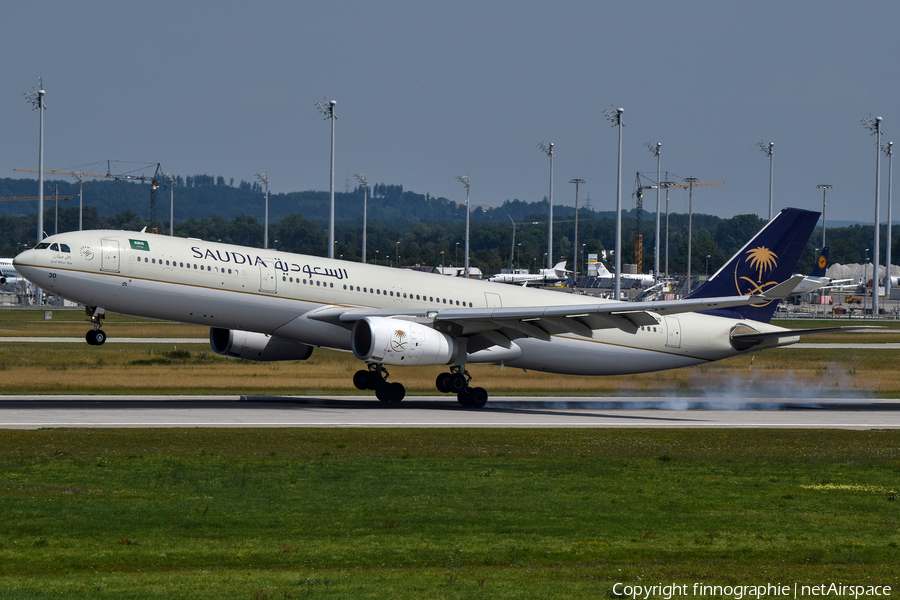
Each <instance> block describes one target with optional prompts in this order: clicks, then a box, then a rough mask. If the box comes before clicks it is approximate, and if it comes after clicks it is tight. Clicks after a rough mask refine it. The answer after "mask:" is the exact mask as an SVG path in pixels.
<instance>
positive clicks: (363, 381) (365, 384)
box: [353, 371, 371, 390]
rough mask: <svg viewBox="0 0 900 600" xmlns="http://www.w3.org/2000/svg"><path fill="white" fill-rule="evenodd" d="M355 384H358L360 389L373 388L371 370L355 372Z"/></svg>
mask: <svg viewBox="0 0 900 600" xmlns="http://www.w3.org/2000/svg"><path fill="white" fill-rule="evenodd" d="M353 385H355V386H356V389H358V390H368V389H371V388H370V387H369V372H368V371H357V372H356V373H354V374H353Z"/></svg>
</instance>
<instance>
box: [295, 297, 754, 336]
mask: <svg viewBox="0 0 900 600" xmlns="http://www.w3.org/2000/svg"><path fill="white" fill-rule="evenodd" d="M769 301H770V299H769V298H763V297H759V296H733V297H726V298H701V299H696V300H661V301H655V302H616V301H605V302H602V303H598V304H565V305H559V306H522V307H497V308H447V309H443V310H427V309H416V310H408V311H404V310H399V311H398V310H397V309H374V308H350V309H348V308H342V307H337V306H329V307H323V308H321V309H318V310H316V311H313V312H312V313H308V315H307V316H308V318H310V319H313V320H317V321H324V322H329V323H333V324H343V325H345V326H348V327H349V326H352V325H353V323H355V322H356V321H358V320H360V319H364V318H366V317H393V318H398V319H409V320H415V321H427V322H430V323H432V324H433V326H434V328H435V329H436V330H438V331H442V332H444V333H447V334H450V335H455V336H471V335H475V334H478V333H482V332H485V331H492V330H497V329H502V328H512V329H514V330H516V331H518V332H520V334H522V335H525V336H527V337H537V338H541V339H549V338H550V336H551V335H554V334H559V333H577V334H579V335H584V336H587V337H592V336H593V334H592V332H593V330H595V329H608V328H611V327H617V328H620V329H624V330H626V331H634V330H635V329H636V328H638V327H641V326H642V325H655V324H656V323H658V317H659V316H664V315H674V314H679V313H685V312H697V311H705V310H712V309H716V308H728V307H731V306H744V305H747V304H751V303H754V302H769ZM519 337H520V336H519Z"/></svg>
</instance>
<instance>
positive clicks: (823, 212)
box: [816, 183, 834, 249]
mask: <svg viewBox="0 0 900 600" xmlns="http://www.w3.org/2000/svg"><path fill="white" fill-rule="evenodd" d="M832 188H834V186H833V185H828V184H827V183H822V184H819V185H817V186H816V189H817V190H822V249H824V248H825V190H830V189H832Z"/></svg>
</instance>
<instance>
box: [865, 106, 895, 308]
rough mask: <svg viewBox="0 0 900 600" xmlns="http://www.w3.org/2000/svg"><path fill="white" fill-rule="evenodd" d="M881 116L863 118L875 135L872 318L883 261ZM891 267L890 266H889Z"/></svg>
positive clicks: (876, 301)
mask: <svg viewBox="0 0 900 600" xmlns="http://www.w3.org/2000/svg"><path fill="white" fill-rule="evenodd" d="M881 121H882V119H881V117H875V118H874V119H872V118H868V119H863V120H862V122H863V125H865V126H866V128H868V129H869V130H871V131H872V135H874V136H875V245H874V246H872V257H873V259H874V263H875V264H874V270H873V272H872V318H873V319H877V318H878V266H879V264H880V263H881V239H880V238H881V228H880V226H879V225H880V219H879V217H880V213H881ZM889 268H890V267H889Z"/></svg>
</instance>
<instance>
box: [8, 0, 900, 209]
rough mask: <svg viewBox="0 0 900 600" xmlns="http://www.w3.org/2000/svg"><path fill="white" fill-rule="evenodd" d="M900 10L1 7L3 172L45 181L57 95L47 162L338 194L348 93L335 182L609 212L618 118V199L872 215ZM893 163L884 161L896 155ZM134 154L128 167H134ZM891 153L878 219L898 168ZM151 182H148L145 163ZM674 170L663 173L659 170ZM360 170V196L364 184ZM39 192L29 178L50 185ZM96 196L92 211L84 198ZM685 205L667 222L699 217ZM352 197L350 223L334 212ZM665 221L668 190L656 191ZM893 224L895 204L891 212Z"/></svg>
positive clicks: (711, 5) (463, 2) (899, 6)
mask: <svg viewBox="0 0 900 600" xmlns="http://www.w3.org/2000/svg"><path fill="white" fill-rule="evenodd" d="M898 22H900V3H897V2H889V1H882V2H866V1H862V2H853V3H849V2H838V1H834V0H818V1H815V2H783V1H769V0H759V1H755V2H722V1H721V0H716V1H708V2H707V1H696V2H691V1H685V2H670V1H666V2H652V1H651V2H646V1H635V2H600V1H596V0H594V1H588V0H584V1H581V0H571V1H566V0H561V1H556V2H546V1H536V0H518V1H509V2H497V1H491V0H476V1H469V0H454V1H453V2H436V1H431V2H423V1H421V0H416V1H403V0H382V1H378V2H364V1H347V0H332V1H330V2H307V1H303V2H300V1H291V2H271V1H266V0H261V1H256V2H253V3H250V2H238V1H236V0H221V1H218V2H197V1H190V0H188V1H178V2H171V1H168V0H160V1H156V2H153V3H150V4H147V3H138V2H112V1H108V2H102V1H95V0H82V1H79V2H68V1H66V2H60V1H56V0H42V1H41V2H36V1H28V2H26V1H20V0H9V1H7V2H3V3H2V4H0V55H2V56H3V57H4V60H3V61H2V63H0V75H2V76H0V127H2V131H3V141H2V144H0V177H30V178H33V177H36V175H34V174H29V173H21V172H15V171H13V169H14V168H15V167H33V168H36V167H37V165H38V154H39V153H38V138H39V116H38V113H37V111H33V110H32V109H31V106H30V104H29V103H28V102H27V101H26V98H25V96H24V95H23V94H24V93H25V92H28V91H31V90H33V89H37V86H38V82H39V78H42V80H43V88H44V90H45V91H46V96H45V100H46V105H47V109H46V111H45V113H44V117H45V119H44V167H45V168H48V169H61V170H85V171H95V172H105V171H106V164H105V161H106V160H114V161H120V162H116V163H114V166H113V170H114V171H116V170H117V171H119V172H122V171H126V170H130V169H131V168H132V167H136V166H139V165H138V164H137V163H157V162H158V163H160V164H161V166H162V169H163V171H167V172H172V173H175V174H177V175H182V176H186V175H193V174H208V175H216V176H217V175H221V176H224V177H225V179H226V180H229V179H231V178H234V180H235V185H236V184H237V183H238V182H239V181H240V180H242V179H243V180H247V181H255V174H256V173H259V172H263V171H265V172H267V173H268V178H269V181H270V190H271V191H272V192H275V193H278V192H289V191H301V190H328V187H329V159H330V144H331V122H329V121H326V120H325V118H324V116H323V115H322V114H321V113H320V112H319V111H318V109H317V107H316V103H317V102H319V101H322V100H334V101H336V102H337V104H336V111H335V114H336V116H337V119H336V121H335V122H334V125H335V138H336V141H335V187H336V190H337V191H344V190H345V189H346V187H347V185H349V186H350V187H351V188H352V187H355V186H356V183H357V182H356V180H355V178H354V174H356V173H364V174H366V176H367V178H368V181H369V183H370V185H371V184H375V183H387V184H394V185H402V186H403V187H404V188H405V189H407V190H412V191H415V192H418V193H422V194H424V193H429V194H431V195H434V196H443V197H446V198H449V199H451V200H454V201H457V202H464V201H465V188H464V187H463V185H462V184H461V183H460V182H459V181H457V180H456V177H457V176H458V175H466V174H468V175H469V179H470V183H471V190H470V197H471V203H472V204H473V205H479V204H487V205H491V206H498V205H500V204H501V203H502V202H503V201H505V200H512V199H519V200H523V201H529V202H533V201H539V200H541V199H543V198H544V197H545V196H547V195H548V193H549V191H550V161H549V158H548V157H547V155H546V154H544V153H543V152H542V150H541V149H540V148H539V147H538V144H539V143H541V142H543V143H545V144H549V143H551V142H552V143H553V144H554V158H553V202H554V204H563V205H569V206H571V205H573V204H574V196H575V189H574V188H575V186H574V185H572V184H570V183H568V182H569V180H571V179H573V178H580V179H583V180H585V182H586V183H585V184H583V185H581V186H580V191H579V199H580V202H579V204H581V205H584V202H585V198H586V197H589V198H590V203H591V206H592V207H593V208H594V209H595V210H614V209H615V205H616V188H617V185H616V181H617V177H616V172H617V150H618V131H617V129H616V128H615V127H613V125H612V123H611V122H610V121H609V120H607V118H606V116H605V114H604V111H605V110H607V109H615V108H619V107H621V108H623V109H624V111H625V112H624V114H623V117H624V118H623V123H624V127H623V131H622V136H623V145H622V146H623V150H622V182H621V187H622V206H623V208H626V209H628V208H631V207H633V206H634V199H633V197H632V192H633V190H634V179H635V173H636V172H637V171H640V172H641V173H644V174H646V175H648V176H649V177H650V178H651V179H655V177H656V158H655V157H654V156H653V154H652V153H651V152H650V150H649V149H648V148H647V147H645V144H646V143H648V142H652V144H653V145H655V144H656V143H661V144H662V146H661V153H660V164H661V168H662V170H663V171H664V172H665V171H668V172H670V175H669V179H670V180H679V179H680V178H683V177H696V178H698V179H699V180H700V181H701V182H718V181H724V182H725V185H723V186H714V187H713V186H710V187H705V188H703V189H695V190H694V194H693V196H694V198H693V209H694V211H695V212H701V213H708V214H714V215H718V216H720V217H730V216H733V215H736V214H747V213H755V214H758V215H760V216H763V217H766V216H768V202H769V166H770V161H769V157H768V156H767V155H766V154H765V153H764V152H763V151H762V149H761V148H760V147H759V146H758V145H757V144H758V143H760V142H763V143H765V144H766V145H768V144H769V143H770V142H771V143H774V152H773V165H774V186H773V188H774V199H773V204H774V207H775V211H777V210H779V209H780V208H782V207H785V206H796V207H800V208H807V209H812V210H821V208H822V191H821V190H819V189H817V188H816V185H818V184H829V185H833V186H834V188H833V189H831V190H828V193H827V198H826V199H827V203H828V206H827V213H826V216H827V218H828V219H829V220H831V219H836V220H848V221H860V222H867V223H871V222H873V220H874V217H875V195H876V193H875V167H876V162H877V160H878V159H877V156H876V146H875V139H876V138H875V137H874V136H872V135H871V134H870V132H869V131H868V130H867V129H866V128H865V126H864V125H863V123H862V120H863V119H865V118H870V117H876V116H879V117H882V118H883V125H882V130H883V132H884V137H883V140H882V141H883V143H884V144H887V143H888V142H891V141H893V139H894V137H896V139H897V141H898V145H900V103H898V99H900V77H898V66H897V64H898V63H897V60H896V57H897V44H896V42H895V41H894V40H893V35H892V34H891V33H890V32H891V31H892V30H893V26H895V24H896V23H898ZM882 156H883V155H882ZM126 161H133V162H134V163H135V164H130V163H128V162H126ZM881 162H882V180H883V182H882V191H881V198H882V200H881V207H882V211H881V218H882V220H886V215H887V197H888V193H887V188H888V184H887V173H888V162H887V159H886V158H883V160H882V161H881ZM145 172H146V171H145ZM664 177H665V176H664ZM348 178H349V183H348ZM36 193H37V186H36V185H35V194H36ZM86 200H87V202H88V204H89V199H86ZM687 204H688V199H687V193H686V192H684V191H680V190H672V191H671V192H670V210H672V211H674V212H686V211H687ZM339 208H340V207H338V214H339V212H340V210H339ZM644 208H645V210H655V208H656V193H655V191H652V190H651V191H648V192H645V197H644ZM894 218H895V220H896V219H897V215H896V214H895V215H894Z"/></svg>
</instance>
